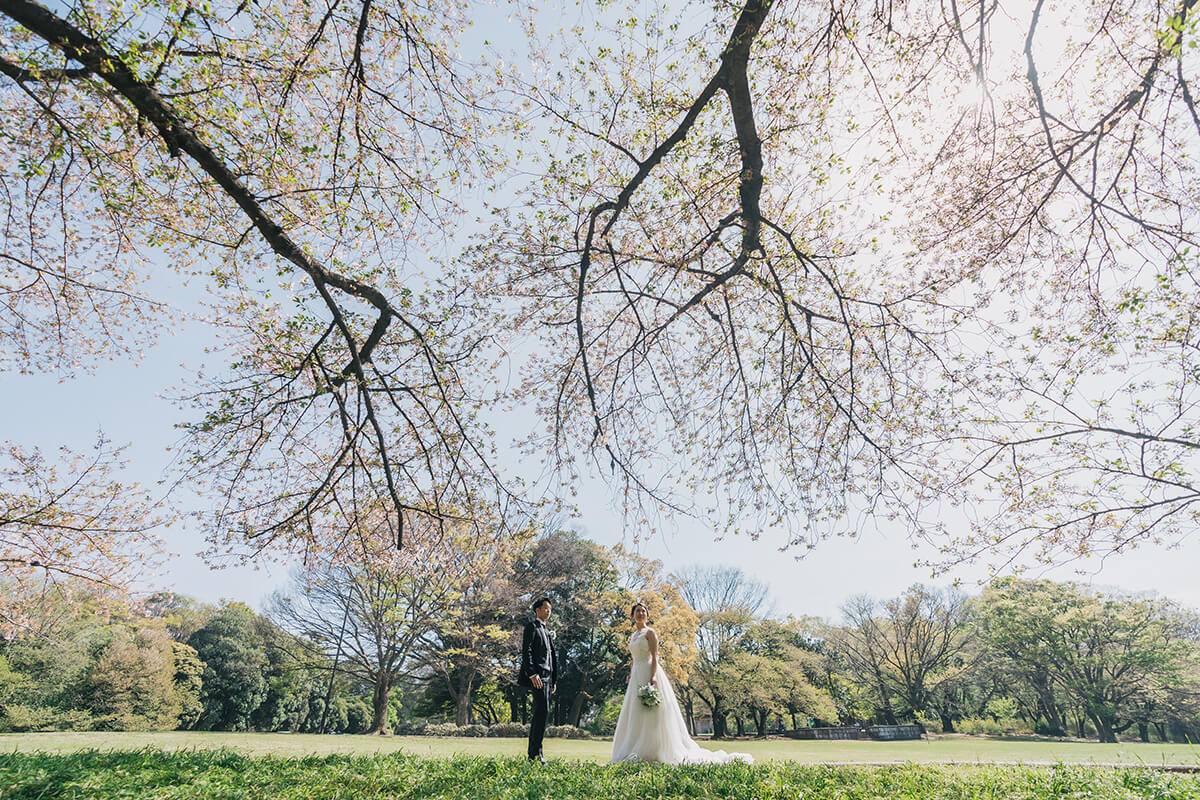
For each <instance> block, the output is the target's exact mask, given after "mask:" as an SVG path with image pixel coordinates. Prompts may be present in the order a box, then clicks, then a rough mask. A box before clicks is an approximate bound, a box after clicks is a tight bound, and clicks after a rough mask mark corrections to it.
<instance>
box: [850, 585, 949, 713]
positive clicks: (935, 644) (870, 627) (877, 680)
mask: <svg viewBox="0 0 1200 800" xmlns="http://www.w3.org/2000/svg"><path fill="white" fill-rule="evenodd" d="M879 612H882V613H879ZM842 613H843V614H844V615H845V620H846V624H845V626H844V627H843V628H842V629H841V630H840V632H839V635H838V637H837V639H836V647H837V649H838V651H839V653H840V654H841V656H842V658H843V659H844V660H845V662H846V664H847V665H848V666H849V668H850V669H851V671H852V672H854V673H855V674H856V675H857V676H858V678H859V680H860V681H862V682H863V683H865V684H867V685H869V686H871V687H873V689H874V690H875V692H876V694H877V696H878V701H879V708H880V710H881V711H882V712H883V714H884V717H885V719H886V720H887V721H888V723H890V724H892V725H895V724H896V723H897V721H898V720H897V717H896V710H895V708H894V707H893V704H892V700H893V698H895V699H897V700H899V701H900V702H901V703H903V708H904V709H905V710H906V711H908V712H910V713H913V714H920V713H923V712H925V711H926V710H928V709H929V706H930V700H931V699H932V697H933V694H934V692H936V691H937V690H938V689H939V688H942V687H944V686H946V685H948V684H950V683H952V682H953V681H955V680H958V679H959V678H960V677H961V676H962V674H963V672H964V670H967V669H969V667H970V665H969V664H967V663H965V658H964V656H965V654H966V653H967V650H966V645H967V642H968V640H969V638H970V633H969V629H968V627H967V626H966V625H965V621H966V598H965V596H964V595H962V594H961V593H960V592H957V591H954V590H936V589H929V588H927V587H924V586H920V585H916V586H912V587H910V588H909V589H908V591H907V592H905V593H904V594H903V595H901V596H900V597H897V598H894V599H892V600H888V601H885V602H884V603H882V604H880V603H877V602H875V601H873V600H871V599H870V598H869V597H866V596H862V595H860V596H857V597H854V598H851V599H850V600H848V601H847V602H846V604H845V605H844V606H843V607H842Z"/></svg>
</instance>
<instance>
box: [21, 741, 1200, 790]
mask: <svg viewBox="0 0 1200 800" xmlns="http://www.w3.org/2000/svg"><path fill="white" fill-rule="evenodd" d="M643 797H645V798H745V800H751V799H755V800H757V799H758V798H780V799H781V800H782V798H787V800H794V799H795V798H837V799H838V800H859V799H860V798H861V799H862V800H867V799H868V798H870V799H871V800H876V799H879V800H882V798H889V799H894V800H942V799H943V798H945V800H950V799H951V798H953V800H968V799H969V798H994V799H995V800H1001V799H1003V800H1049V799H1050V798H1062V799H1063V800H1066V799H1067V798H1070V800H1083V799H1084V798H1092V799H1094V800H1125V798H1130V799H1131V800H1132V799H1133V798H1147V799H1149V798H1153V799H1154V800H1176V799H1178V800H1185V799H1186V800H1195V798H1197V797H1200V775H1195V774H1178V773H1165V772H1158V771H1154V770H1150V769H1144V768H1126V769H1110V768H1105V767H1089V766H1076V765H1070V766H1067V765H1060V766H1057V767H1011V766H966V765H961V766H932V765H918V764H907V765H903V766H896V767H854V766H821V765H803V764H788V763H778V762H775V763H767V764H757V765H754V766H746V765H743V764H733V765H725V766H702V767H701V766H696V767H667V766H661V765H655V764H641V765H635V766H620V767H611V766H606V765H602V764H594V763H585V762H567V761H557V762H554V761H552V762H551V763H550V764H549V765H548V766H534V765H530V764H529V763H527V762H526V761H525V760H524V759H515V758H471V757H467V758H453V759H422V758H416V757H413V756H406V755H400V754H393V755H387V756H375V757H355V756H323V757H311V758H303V759H285V758H271V757H266V758H261V757H260V758H254V757H249V756H245V755H241V754H239V753H236V752H233V751H229V750H223V751H222V750H217V751H184V752H174V753H166V752H162V751H158V750H140V751H135V752H104V753H101V752H96V751H89V752H81V753H75V754H72V755H46V754H41V753H35V754H23V753H9V754H4V755H0V798H3V800H18V799H19V800H35V798H36V799H37V800H57V798H72V799H75V798H78V799H80V800H82V799H83V798H87V799H88V800H93V798H94V799H95V800H104V798H122V799H123V800H124V799H128V798H132V799H133V800H138V799H139V798H146V799H147V800H150V798H153V800H182V799H183V798H197V800H199V798H203V800H226V799H228V800H233V799H234V798H247V800H249V799H250V798H255V799H258V798H261V799H262V800H325V799H330V800H332V799H334V798H337V799H339V800H371V798H388V799H389V800H393V799H394V800H407V799H408V798H411V799H412V800H418V799H419V800H425V798H446V799H447V800H471V799H473V798H480V799H481V800H482V799H483V798H487V800H492V798H514V799H515V798H529V799H531V800H532V799H533V798H556V800H557V799H558V798H579V800H593V799H594V798H601V799H602V800H617V798H621V799H622V800H623V799H624V798H643Z"/></svg>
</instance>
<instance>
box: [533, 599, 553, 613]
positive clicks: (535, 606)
mask: <svg viewBox="0 0 1200 800" xmlns="http://www.w3.org/2000/svg"><path fill="white" fill-rule="evenodd" d="M549 602H550V598H549V597H539V598H538V599H537V600H535V601H534V603H533V610H534V611H537V610H538V609H539V608H541V607H542V605H543V604H544V603H549Z"/></svg>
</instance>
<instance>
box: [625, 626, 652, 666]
mask: <svg viewBox="0 0 1200 800" xmlns="http://www.w3.org/2000/svg"><path fill="white" fill-rule="evenodd" d="M648 630H650V629H649V628H642V629H641V630H635V631H634V632H633V636H631V637H629V657H630V658H631V659H633V660H634V661H649V660H650V642H648V641H646V631H648Z"/></svg>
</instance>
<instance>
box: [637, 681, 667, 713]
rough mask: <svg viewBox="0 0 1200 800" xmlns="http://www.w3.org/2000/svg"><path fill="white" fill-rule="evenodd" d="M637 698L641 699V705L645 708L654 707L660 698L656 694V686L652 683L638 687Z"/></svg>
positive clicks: (660, 700)
mask: <svg viewBox="0 0 1200 800" xmlns="http://www.w3.org/2000/svg"><path fill="white" fill-rule="evenodd" d="M638 699H639V700H641V701H642V705H644V706H645V707H646V708H654V707H655V706H657V705H658V704H659V703H660V702H662V699H661V698H660V697H659V696H658V687H657V686H655V685H654V684H653V683H647V684H646V685H645V686H642V687H640V688H639V689H638Z"/></svg>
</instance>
